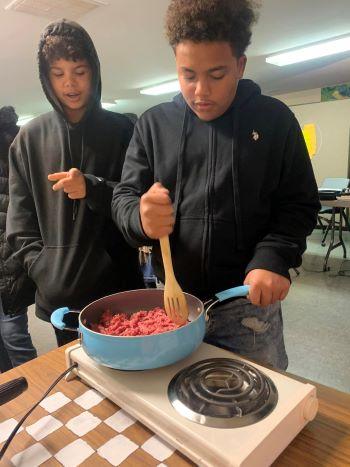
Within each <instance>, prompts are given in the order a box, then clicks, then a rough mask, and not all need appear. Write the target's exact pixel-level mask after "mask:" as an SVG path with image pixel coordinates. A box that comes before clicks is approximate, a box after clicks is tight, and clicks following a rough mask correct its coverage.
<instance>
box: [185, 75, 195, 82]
mask: <svg viewBox="0 0 350 467" xmlns="http://www.w3.org/2000/svg"><path fill="white" fill-rule="evenodd" d="M194 78H195V76H194V75H185V76H184V79H185V80H186V81H193V80H194Z"/></svg>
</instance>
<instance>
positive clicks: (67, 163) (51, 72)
mask: <svg viewBox="0 0 350 467" xmlns="http://www.w3.org/2000/svg"><path fill="white" fill-rule="evenodd" d="M38 60H39V73H40V80H41V84H42V87H43V90H44V92H45V94H46V97H47V98H48V100H49V102H50V103H51V104H52V106H53V108H54V110H53V111H52V112H49V113H47V114H44V115H41V116H40V117H38V118H36V119H34V120H32V121H31V122H30V123H29V124H27V125H26V126H25V127H23V128H22V129H21V131H20V133H19V135H18V136H17V138H16V140H15V142H14V144H13V145H12V148H11V151H10V205H9V210H8V218H7V238H8V241H9V243H10V245H11V246H12V248H13V250H14V251H15V252H16V253H17V257H18V258H19V259H20V261H21V262H22V264H23V265H24V267H25V269H26V270H27V271H28V275H29V276H30V277H31V278H32V279H33V281H34V282H35V283H36V286H37V294H36V313H37V315H38V316H39V317H40V318H42V319H44V320H47V321H48V320H49V319H50V315H51V313H52V312H53V310H54V309H55V308H57V307H60V306H68V307H70V308H73V309H80V308H81V307H83V306H85V305H87V304H88V303H89V302H91V301H92V300H95V299H97V298H99V297H101V296H103V295H106V294H111V293H114V292H117V291H120V290H127V289H132V288H140V287H143V282H142V278H141V275H140V272H139V267H138V253H137V250H136V249H132V248H131V247H130V246H129V245H127V244H126V242H125V240H124V239H123V237H122V236H121V235H120V234H119V232H118V231H117V229H116V227H115V225H114V223H113V221H112V220H111V208H110V206H111V198H112V192H113V187H114V185H115V184H116V182H117V181H119V180H120V175H121V170H122V165H123V162H124V156H125V152H126V149H127V147H128V144H129V140H130V137H131V135H132V131H133V125H132V123H131V121H130V120H129V119H128V118H127V117H124V116H122V115H120V114H116V113H113V112H108V111H106V110H103V109H102V108H101V103H100V99H101V78H100V65H99V60H98V57H97V53H96V50H95V48H94V45H93V43H92V40H91V38H90V37H89V35H88V34H87V32H86V31H85V30H84V29H83V28H82V27H81V26H79V25H78V24H76V23H73V22H69V21H66V20H61V21H57V22H54V23H52V24H50V25H49V26H48V27H47V28H46V29H45V31H44V32H43V34H42V37H41V40H40V44H39V52H38ZM110 180H112V181H110ZM55 331H56V337H57V341H58V344H59V345H62V344H64V343H66V342H69V341H70V340H72V339H73V338H74V337H75V335H72V334H71V333H69V332H68V331H58V330H55Z"/></svg>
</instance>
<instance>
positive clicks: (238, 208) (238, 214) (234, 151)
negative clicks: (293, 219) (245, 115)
mask: <svg viewBox="0 0 350 467" xmlns="http://www.w3.org/2000/svg"><path fill="white" fill-rule="evenodd" d="M238 126H239V119H238V108H236V109H235V110H234V114H233V136H232V181H233V203H234V208H235V221H236V238H237V249H238V250H243V249H244V241H243V226H242V215H241V202H240V194H239V177H238V160H239V151H238V141H237V139H238Z"/></svg>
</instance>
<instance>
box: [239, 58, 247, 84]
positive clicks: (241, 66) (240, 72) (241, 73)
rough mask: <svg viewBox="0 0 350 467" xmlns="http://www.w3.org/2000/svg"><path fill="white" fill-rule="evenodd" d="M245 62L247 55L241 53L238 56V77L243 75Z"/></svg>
mask: <svg viewBox="0 0 350 467" xmlns="http://www.w3.org/2000/svg"><path fill="white" fill-rule="evenodd" d="M246 64H247V56H246V55H241V56H240V57H239V58H238V78H239V79H240V78H242V77H243V75H244V70H245V67H246Z"/></svg>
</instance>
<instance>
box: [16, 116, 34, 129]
mask: <svg viewBox="0 0 350 467" xmlns="http://www.w3.org/2000/svg"><path fill="white" fill-rule="evenodd" d="M33 118H35V117H34V115H19V117H18V122H17V125H18V126H23V125H25V124H26V123H28V122H30V121H31V120H33Z"/></svg>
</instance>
